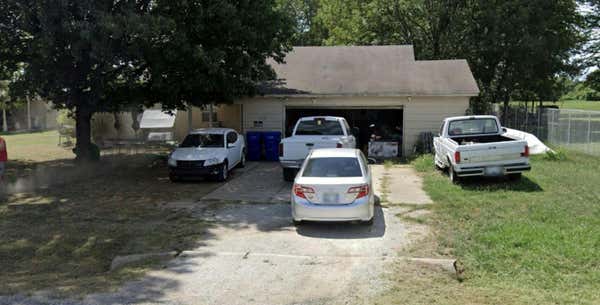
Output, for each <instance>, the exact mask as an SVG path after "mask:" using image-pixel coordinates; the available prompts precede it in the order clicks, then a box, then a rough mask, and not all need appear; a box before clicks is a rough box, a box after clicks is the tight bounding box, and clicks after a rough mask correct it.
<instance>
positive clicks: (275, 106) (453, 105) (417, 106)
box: [237, 96, 469, 155]
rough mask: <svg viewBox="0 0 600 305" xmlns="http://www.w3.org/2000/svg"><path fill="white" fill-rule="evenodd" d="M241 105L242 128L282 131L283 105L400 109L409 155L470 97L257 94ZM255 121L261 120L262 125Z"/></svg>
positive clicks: (462, 110) (464, 107)
mask: <svg viewBox="0 0 600 305" xmlns="http://www.w3.org/2000/svg"><path fill="white" fill-rule="evenodd" d="M237 103H239V104H241V105H242V109H243V111H242V116H243V129H242V130H241V131H242V132H248V131H267V130H268V131H280V132H282V133H283V132H284V131H285V130H284V129H285V126H284V124H285V109H286V107H306V108H319V107H323V108H370V107H371V108H386V107H390V108H403V109H404V122H403V124H404V127H403V130H404V135H403V138H404V143H403V148H404V154H405V155H410V154H412V151H413V147H414V145H415V144H416V142H417V140H418V137H419V134H420V133H421V132H424V131H431V132H436V131H437V130H438V129H439V126H440V123H441V121H442V119H443V118H445V117H448V116H455V115H464V114H465V112H466V110H467V109H468V107H469V97H444V96H436V97H411V98H409V97H378V96H373V97H315V98H308V97H297V98H295V97H294V98H278V97H260V98H253V99H245V100H241V101H238V102H237ZM255 122H257V123H259V122H262V127H259V126H257V125H258V124H255Z"/></svg>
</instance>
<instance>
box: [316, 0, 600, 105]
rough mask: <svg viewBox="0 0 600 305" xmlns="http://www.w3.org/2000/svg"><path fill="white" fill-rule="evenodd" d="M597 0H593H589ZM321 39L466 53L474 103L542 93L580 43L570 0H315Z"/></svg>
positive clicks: (420, 52)
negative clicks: (475, 96)
mask: <svg viewBox="0 0 600 305" xmlns="http://www.w3.org/2000/svg"><path fill="white" fill-rule="evenodd" d="M595 1H597V0H595ZM320 7H321V9H320V10H319V12H318V13H317V19H319V20H321V22H322V24H324V25H325V28H326V30H327V32H328V34H329V37H328V38H327V40H326V43H327V44H331V45H337V44H349V45H364V44H412V45H414V46H415V53H416V54H415V55H416V57H417V58H418V59H452V58H466V59H467V60H468V61H469V64H470V65H471V68H472V70H473V73H474V75H475V78H476V80H477V81H478V84H479V87H480V89H481V91H482V93H481V95H480V97H479V98H478V99H476V100H475V101H476V103H475V104H476V106H478V107H477V110H479V111H484V110H485V108H486V107H482V105H487V104H489V103H494V102H504V103H505V105H507V104H508V100H509V99H510V96H511V95H512V93H513V92H516V91H520V92H533V93H538V94H537V95H538V96H548V95H549V94H550V93H551V92H550V91H552V90H554V89H552V88H553V82H554V81H555V80H556V76H557V74H559V73H567V72H573V70H572V65H571V64H572V63H571V60H570V59H571V56H572V55H573V51H575V50H577V48H578V46H579V45H580V43H581V42H582V35H581V27H582V26H583V23H582V22H583V20H582V18H581V16H580V13H579V12H578V10H577V3H576V1H575V0H368V1H358V0H348V1H346V0H321V4H320Z"/></svg>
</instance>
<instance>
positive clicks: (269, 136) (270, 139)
mask: <svg viewBox="0 0 600 305" xmlns="http://www.w3.org/2000/svg"><path fill="white" fill-rule="evenodd" d="M262 136H263V142H264V143H265V159H266V160H267V161H279V142H281V132H279V131H265V132H263V134H262Z"/></svg>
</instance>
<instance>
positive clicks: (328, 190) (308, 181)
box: [292, 148, 375, 225]
mask: <svg viewBox="0 0 600 305" xmlns="http://www.w3.org/2000/svg"><path fill="white" fill-rule="evenodd" d="M374 207H375V195H374V194H373V184H372V178H371V171H370V169H369V165H368V162H367V159H366V158H365V156H364V155H363V153H362V152H361V151H360V150H358V149H350V148H334V149H315V150H312V151H311V152H310V153H309V155H308V156H307V158H306V160H305V161H304V163H303V164H302V167H301V168H300V171H299V172H298V175H297V176H296V178H295V180H294V186H293V188H292V218H293V220H294V224H299V223H300V222H301V221H305V220H306V221H361V222H364V223H366V224H369V225H370V224H372V223H373V217H374Z"/></svg>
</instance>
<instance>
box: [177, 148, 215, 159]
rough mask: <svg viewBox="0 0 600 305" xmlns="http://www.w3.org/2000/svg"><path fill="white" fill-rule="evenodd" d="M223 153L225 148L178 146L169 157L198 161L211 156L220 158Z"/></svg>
mask: <svg viewBox="0 0 600 305" xmlns="http://www.w3.org/2000/svg"><path fill="white" fill-rule="evenodd" d="M225 155H226V152H225V148H208V147H180V148H177V149H175V150H174V151H173V153H172V154H171V158H172V159H175V160H178V161H199V160H208V159H211V158H217V159H219V160H220V159H222V158H223V157H224V156H225Z"/></svg>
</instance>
